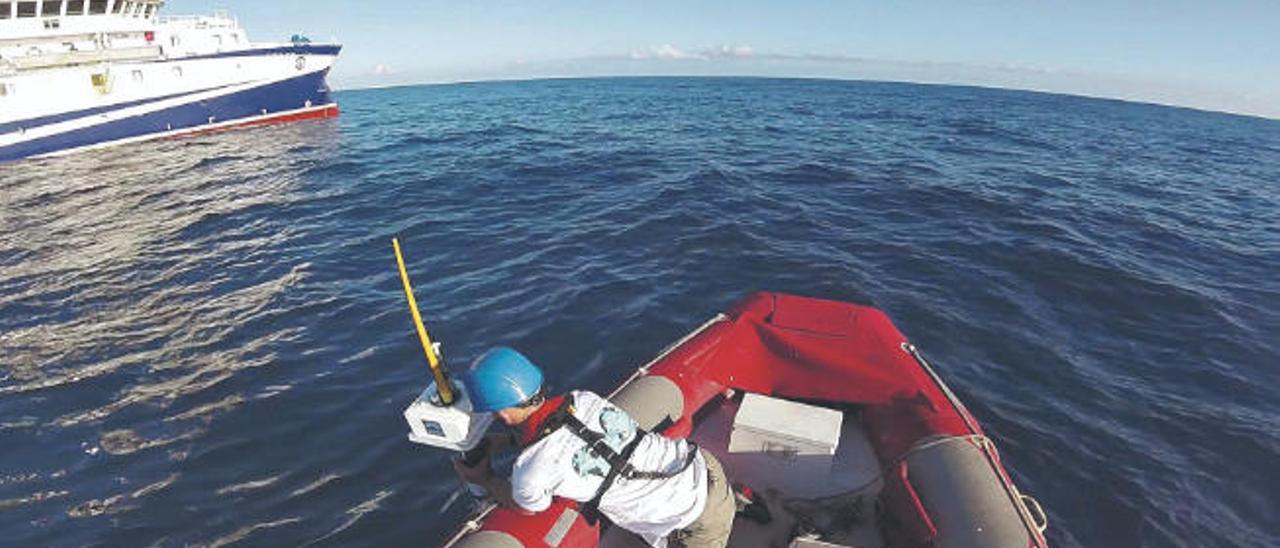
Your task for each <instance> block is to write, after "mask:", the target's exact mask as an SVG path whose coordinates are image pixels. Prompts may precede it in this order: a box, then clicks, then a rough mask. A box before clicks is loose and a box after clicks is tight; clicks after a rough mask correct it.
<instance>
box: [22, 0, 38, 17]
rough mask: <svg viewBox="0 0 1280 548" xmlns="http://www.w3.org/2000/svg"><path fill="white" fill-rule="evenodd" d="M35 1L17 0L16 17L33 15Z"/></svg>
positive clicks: (34, 14)
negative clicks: (22, 0)
mask: <svg viewBox="0 0 1280 548" xmlns="http://www.w3.org/2000/svg"><path fill="white" fill-rule="evenodd" d="M35 16H36V3H35V2H18V17H35Z"/></svg>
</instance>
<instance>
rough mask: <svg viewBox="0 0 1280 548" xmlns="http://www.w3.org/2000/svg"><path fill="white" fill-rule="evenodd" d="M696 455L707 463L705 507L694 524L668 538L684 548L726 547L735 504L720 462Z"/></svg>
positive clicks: (706, 453)
mask: <svg viewBox="0 0 1280 548" xmlns="http://www.w3.org/2000/svg"><path fill="white" fill-rule="evenodd" d="M699 451H701V452H702V458H703V459H705V460H706V461H707V505H706V507H705V508H703V510H702V515H701V516H698V519H697V520H696V521H694V522H693V523H692V524H690V525H689V526H688V527H685V528H684V529H683V530H680V531H676V532H675V534H673V535H672V538H673V540H675V541H676V543H678V544H680V545H682V546H684V547H685V548H724V547H725V546H727V545H728V544H729V533H730V532H731V531H732V530H733V516H734V514H736V513H737V511H738V507H737V503H736V502H735V501H734V499H733V488H732V486H730V485H729V478H728V477H726V476H725V474H724V467H722V466H721V465H720V461H718V460H716V458H715V457H713V456H711V453H708V452H706V451H703V450H701V449H699Z"/></svg>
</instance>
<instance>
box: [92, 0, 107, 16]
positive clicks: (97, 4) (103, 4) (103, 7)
mask: <svg viewBox="0 0 1280 548" xmlns="http://www.w3.org/2000/svg"><path fill="white" fill-rule="evenodd" d="M104 13H107V0H89V14H90V15H101V14H104Z"/></svg>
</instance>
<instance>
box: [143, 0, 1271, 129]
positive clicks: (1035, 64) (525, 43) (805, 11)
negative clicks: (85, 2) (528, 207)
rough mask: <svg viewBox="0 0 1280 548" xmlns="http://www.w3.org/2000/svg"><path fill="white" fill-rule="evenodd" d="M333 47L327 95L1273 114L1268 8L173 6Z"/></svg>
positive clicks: (582, 1) (761, 0) (259, 32)
mask: <svg viewBox="0 0 1280 548" xmlns="http://www.w3.org/2000/svg"><path fill="white" fill-rule="evenodd" d="M215 9H225V10H227V11H229V12H230V13H231V14H233V15H235V16H237V17H238V18H239V19H240V22H241V24H242V26H244V27H245V28H246V29H247V30H248V32H249V36H250V38H251V39H253V40H255V41H280V40H286V39H287V38H288V37H289V36H290V35H292V34H295V33H301V34H305V35H307V36H309V37H310V38H311V39H312V40H313V41H317V42H319V41H331V40H336V41H338V42H340V43H342V44H343V45H344V48H343V51H342V55H341V57H340V58H339V61H338V65H337V66H336V67H335V68H334V69H333V71H332V73H331V74H330V78H329V80H330V84H331V85H332V86H333V87H335V88H337V89H352V88H362V87H380V86H391V85H405V84H417V83H440V82H457V81H475V80H492V79H521V78H544V77H577V76H613V75H744V76H794V77H822V78H847V79H868V80H892V81H909V82H925V83H947V84H970V85H981V86H988V87H1001V88H1015V89H1029V90H1036V91H1049V92H1056V93H1069V94H1075V95H1087V96H1095V97H1108V98H1116V99H1126V100H1135V101H1143V102H1152V103H1159V104H1169V105H1177V106H1186V107H1192V108H1200V109H1205V110H1215V111H1225V112H1234V113H1239V114H1251V115H1259V116H1266V117H1270V118H1277V119H1280V2H1278V1H1275V0H1257V1H1246V0H1219V1H1209V0H1203V1H1199V2H1188V1H1182V0H1160V1H1147V0H1130V1H1122V0H1116V1H1111V2H1105V1H1100V0H1074V1H1065V0H1035V1H1033V0H1024V1H1022V2H1009V1H995V0H969V1H965V2H956V1H946V2H944V1H941V0H939V1H933V2H926V1H914V0H895V1H888V0H880V1H871V0H844V1H827V0H792V1H789V2H784V1H765V0H684V1H680V2H676V1H668V0H646V1H643V2H634V1H630V2H629V1H621V0H619V1H611V0H594V1H587V0H451V1H436V0H380V1H369V0H358V1H345V2H343V1H338V0H308V1H263V0H170V1H169V2H168V3H167V6H166V12H167V13H168V14H175V15H176V14H199V13H211V12H212V11H213V10H215Z"/></svg>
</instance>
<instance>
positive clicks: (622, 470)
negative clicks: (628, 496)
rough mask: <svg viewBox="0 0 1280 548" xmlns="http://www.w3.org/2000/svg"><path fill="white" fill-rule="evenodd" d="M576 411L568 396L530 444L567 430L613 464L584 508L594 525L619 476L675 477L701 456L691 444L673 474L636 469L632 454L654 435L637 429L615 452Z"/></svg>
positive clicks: (584, 513) (585, 513)
mask: <svg viewBox="0 0 1280 548" xmlns="http://www.w3.org/2000/svg"><path fill="white" fill-rule="evenodd" d="M573 410H574V406H573V396H572V395H569V396H566V397H565V399H564V402H562V403H561V404H560V407H557V408H556V410H555V411H553V412H552V414H551V416H549V417H547V420H546V421H545V422H544V423H543V426H542V428H541V429H540V430H539V431H538V435H537V437H535V438H534V440H533V441H531V442H530V443H529V445H533V444H534V443H537V442H538V441H539V440H541V439H542V438H544V437H546V436H548V435H550V434H551V433H552V432H555V431H556V430H559V429H560V428H567V429H568V430H569V431H570V432H573V435H575V436H577V437H578V438H579V439H581V440H582V441H584V442H586V444H587V450H588V451H590V452H592V453H595V454H596V455H598V456H599V457H600V458H603V459H604V460H605V461H606V462H608V463H609V473H608V474H605V477H604V481H602V482H600V487H599V488H598V489H596V494H595V496H593V497H591V500H590V501H587V502H586V503H584V504H583V505H582V506H581V507H580V508H582V509H583V515H584V516H586V517H587V518H588V519H589V520H591V521H592V522H594V521H596V520H598V519H599V508H600V499H601V498H604V494H605V492H606V491H608V490H609V488H610V487H612V486H613V483H614V482H615V481H617V479H618V477H619V476H621V477H622V478H624V479H627V480H655V479H666V478H672V477H675V476H678V475H680V474H681V473H682V472H684V471H685V470H686V469H688V468H689V466H690V465H692V464H693V460H694V458H695V457H696V456H697V454H698V446H697V444H695V443H693V442H689V445H690V447H689V453H688V454H687V455H686V456H685V460H684V463H683V464H681V465H680V468H678V469H676V470H674V471H671V472H660V471H640V470H636V469H635V467H634V466H632V465H631V463H630V460H631V455H632V454H634V453H635V451H636V447H638V446H639V445H640V440H641V439H643V438H644V437H645V436H647V435H649V434H650V432H648V431H647V430H645V429H643V428H636V433H635V436H634V437H632V438H631V441H630V442H628V443H627V445H626V446H624V447H623V448H622V450H621V451H614V450H613V448H612V447H609V444H607V443H605V442H604V434H603V433H600V432H596V431H595V430H592V429H590V428H587V425H585V424H583V423H582V421H581V420H579V419H578V417H576V416H574V415H573Z"/></svg>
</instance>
